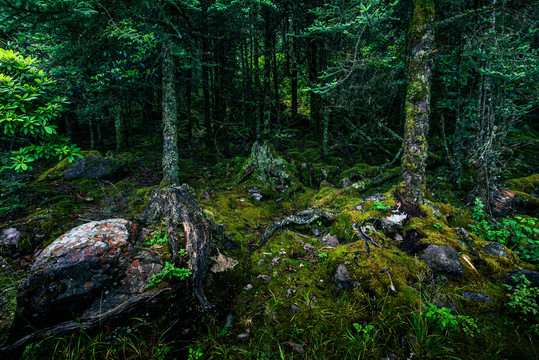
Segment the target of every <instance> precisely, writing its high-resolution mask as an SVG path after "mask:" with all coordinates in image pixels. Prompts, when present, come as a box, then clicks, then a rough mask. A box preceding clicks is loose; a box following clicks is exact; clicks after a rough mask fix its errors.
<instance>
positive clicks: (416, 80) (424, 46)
mask: <svg viewBox="0 0 539 360" xmlns="http://www.w3.org/2000/svg"><path fill="white" fill-rule="evenodd" d="M413 5H414V9H413V16H412V21H411V23H410V28H409V37H410V59H409V65H408V88H407V90H406V105H405V106H406V114H405V116H406V118H405V129H404V141H403V156H402V171H403V187H402V198H403V200H404V201H405V203H407V204H411V205H417V204H420V203H422V201H423V196H424V193H425V165H426V159H427V133H428V129H429V113H430V87H431V68H432V57H431V55H432V47H433V40H434V31H433V21H434V1H433V0H414V2H413Z"/></svg>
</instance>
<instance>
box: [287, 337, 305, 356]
mask: <svg viewBox="0 0 539 360" xmlns="http://www.w3.org/2000/svg"><path fill="white" fill-rule="evenodd" d="M285 344H286V345H288V346H289V347H290V349H291V350H292V351H293V352H295V353H296V354H298V355H299V356H300V357H304V356H305V350H303V346H302V345H300V344H298V343H296V342H294V341H293V340H292V339H290V340H288V342H286V343H285Z"/></svg>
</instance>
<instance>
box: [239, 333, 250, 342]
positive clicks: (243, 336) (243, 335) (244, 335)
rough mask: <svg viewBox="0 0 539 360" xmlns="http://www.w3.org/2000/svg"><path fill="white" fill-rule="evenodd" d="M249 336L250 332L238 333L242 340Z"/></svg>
mask: <svg viewBox="0 0 539 360" xmlns="http://www.w3.org/2000/svg"><path fill="white" fill-rule="evenodd" d="M248 338H249V334H248V333H242V334H239V335H238V340H240V341H245V340H247V339H248Z"/></svg>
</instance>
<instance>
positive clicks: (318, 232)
mask: <svg viewBox="0 0 539 360" xmlns="http://www.w3.org/2000/svg"><path fill="white" fill-rule="evenodd" d="M313 234H314V236H316V237H318V236H320V235H321V234H322V232H321V231H320V230H318V229H317V228H314V229H313Z"/></svg>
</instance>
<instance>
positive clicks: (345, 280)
mask: <svg viewBox="0 0 539 360" xmlns="http://www.w3.org/2000/svg"><path fill="white" fill-rule="evenodd" d="M333 282H335V285H337V287H338V288H339V289H340V290H343V291H344V290H347V289H350V288H351V287H353V286H359V283H358V282H357V281H354V280H352V278H351V277H350V271H348V269H347V268H346V266H344V265H343V264H340V265H339V266H337V270H335V275H333Z"/></svg>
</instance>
